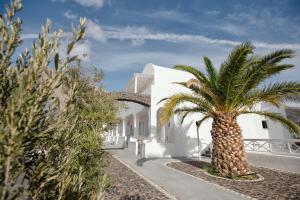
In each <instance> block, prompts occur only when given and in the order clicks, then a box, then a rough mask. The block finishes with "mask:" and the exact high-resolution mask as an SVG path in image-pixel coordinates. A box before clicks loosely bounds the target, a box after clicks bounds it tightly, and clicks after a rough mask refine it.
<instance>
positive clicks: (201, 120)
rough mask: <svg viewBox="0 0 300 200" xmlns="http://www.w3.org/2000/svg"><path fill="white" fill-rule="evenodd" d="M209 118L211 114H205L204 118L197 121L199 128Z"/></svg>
mask: <svg viewBox="0 0 300 200" xmlns="http://www.w3.org/2000/svg"><path fill="white" fill-rule="evenodd" d="M209 118H211V116H204V117H203V118H202V119H200V120H198V121H196V125H197V128H199V127H200V126H201V124H202V123H203V122H204V121H205V120H207V119H209Z"/></svg>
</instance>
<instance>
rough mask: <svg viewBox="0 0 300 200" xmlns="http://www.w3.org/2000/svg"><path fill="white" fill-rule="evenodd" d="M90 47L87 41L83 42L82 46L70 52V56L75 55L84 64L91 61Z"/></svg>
mask: <svg viewBox="0 0 300 200" xmlns="http://www.w3.org/2000/svg"><path fill="white" fill-rule="evenodd" d="M90 54H91V45H90V42H89V41H85V42H84V43H82V44H79V45H77V46H75V48H74V49H73V51H72V52H71V55H72V56H75V55H77V56H78V58H80V59H81V60H82V61H84V62H90V61H91V55H90Z"/></svg>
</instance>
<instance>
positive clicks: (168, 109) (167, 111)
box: [161, 93, 211, 124]
mask: <svg viewBox="0 0 300 200" xmlns="http://www.w3.org/2000/svg"><path fill="white" fill-rule="evenodd" d="M185 102H188V103H191V104H192V105H193V107H198V108H199V109H202V110H205V111H209V110H210V109H211V104H210V103H209V102H207V101H206V100H204V99H202V98H199V97H195V96H193V95H191V94H184V93H179V94H175V95H172V96H170V97H169V98H168V99H167V100H166V103H165V105H164V106H163V112H162V115H161V122H162V123H163V124H164V123H166V122H168V120H169V119H170V117H171V116H172V114H173V112H174V110H175V109H176V108H178V106H179V105H180V104H182V103H185Z"/></svg>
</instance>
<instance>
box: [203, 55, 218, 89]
mask: <svg viewBox="0 0 300 200" xmlns="http://www.w3.org/2000/svg"><path fill="white" fill-rule="evenodd" d="M203 60H204V63H205V68H206V71H207V73H208V75H209V79H210V82H211V83H212V84H213V85H214V86H215V84H216V80H217V76H218V74H217V70H216V68H215V67H214V65H213V64H212V62H211V60H210V59H209V58H208V57H206V56H204V58H203Z"/></svg>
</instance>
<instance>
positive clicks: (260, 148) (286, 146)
mask: <svg viewBox="0 0 300 200" xmlns="http://www.w3.org/2000/svg"><path fill="white" fill-rule="evenodd" d="M244 144H245V148H246V151H253V152H270V153H278V154H293V155H299V156H300V139H244Z"/></svg>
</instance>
